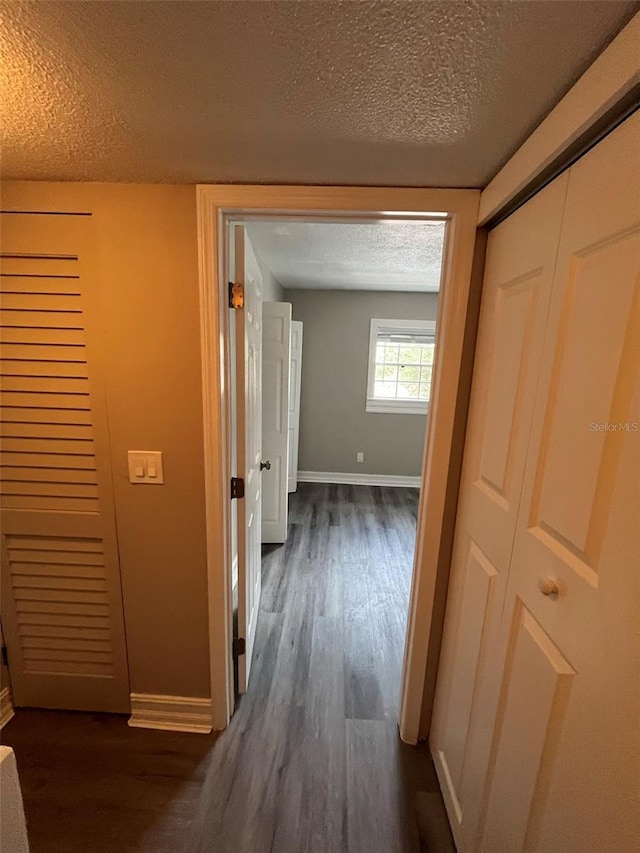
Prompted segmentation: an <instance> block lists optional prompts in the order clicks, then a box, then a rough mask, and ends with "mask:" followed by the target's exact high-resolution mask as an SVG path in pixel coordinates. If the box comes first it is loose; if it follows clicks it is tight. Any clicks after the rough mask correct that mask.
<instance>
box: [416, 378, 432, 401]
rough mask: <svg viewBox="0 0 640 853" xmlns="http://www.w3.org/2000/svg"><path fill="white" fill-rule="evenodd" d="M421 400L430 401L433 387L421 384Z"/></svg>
mask: <svg viewBox="0 0 640 853" xmlns="http://www.w3.org/2000/svg"><path fill="white" fill-rule="evenodd" d="M418 396H419V397H420V399H421V400H428V399H429V398H430V396H431V385H429V384H427V383H422V382H421V383H420V393H419V394H418Z"/></svg>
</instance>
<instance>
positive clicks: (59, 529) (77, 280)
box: [0, 213, 130, 712]
mask: <svg viewBox="0 0 640 853" xmlns="http://www.w3.org/2000/svg"><path fill="white" fill-rule="evenodd" d="M92 227H93V226H92V220H91V217H89V216H72V215H64V214H57V215H56V214H45V213H41V214H35V213H4V214H2V220H1V239H2V260H1V271H2V278H1V281H2V311H1V312H0V332H1V345H0V350H1V365H2V367H1V371H0V374H1V375H0V386H1V403H2V428H1V432H2V438H1V444H0V448H1V466H0V472H1V487H2V488H1V492H2V497H1V507H2V509H1V516H0V521H1V528H2V555H1V557H2V621H3V627H4V634H5V641H6V643H7V647H8V654H9V665H10V673H11V685H12V691H13V698H14V704H16V705H31V706H38V707H44V708H65V709H70V710H87V711H117V712H127V711H129V710H130V701H129V678H128V669H127V656H126V646H125V636H124V620H123V613H122V592H121V586H120V568H119V560H118V548H117V538H116V526H115V513H114V505H113V495H112V487H111V455H110V448H109V436H108V429H107V417H106V410H105V399H104V390H103V388H102V385H101V382H100V372H99V369H98V362H97V359H98V357H99V356H98V355H96V353H97V352H99V347H98V346H97V343H98V342H97V330H98V329H99V325H100V306H99V304H98V303H97V299H98V288H97V286H96V285H97V282H96V275H97V270H98V265H97V262H96V258H95V257H94V254H93V250H92Z"/></svg>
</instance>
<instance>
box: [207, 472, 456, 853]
mask: <svg viewBox="0 0 640 853" xmlns="http://www.w3.org/2000/svg"><path fill="white" fill-rule="evenodd" d="M417 506H418V492H417V490H413V489H401V488H400V489H398V488H381V487H368V486H342V485H341V486H336V485H322V484H299V486H298V492H297V493H295V494H293V495H292V496H291V504H290V516H289V521H290V533H289V538H288V540H287V543H286V544H285V545H284V546H266V547H265V550H267V548H268V551H267V553H266V554H265V556H264V557H263V586H262V600H261V613H260V620H259V623H258V638H257V641H256V652H255V659H254V663H253V669H252V673H251V682H250V689H249V692H248V694H247V695H246V696H245V697H243V698H242V700H241V703H240V707H239V709H238V711H237V713H236V715H235V716H234V718H233V720H232V722H231V725H230V727H229V729H228V731H227V732H225V734H224V735H222V737H221V739H220V741H219V743H218V746H217V748H216V750H215V752H214V755H213V759H212V764H211V767H210V768H209V772H208V774H207V782H206V783H205V789H204V791H203V796H202V798H201V813H200V814H199V816H198V818H197V820H196V826H197V831H196V835H195V837H194V839H193V844H192V847H191V848H190V849H191V851H192V853H205V851H210V850H216V851H220V853H227V851H229V853H231V851H238V850H240V851H251V853H263V851H273V853H294V851H295V853H303V851H305V853H306V852H307V851H308V853H343V851H349V853H409V851H411V853H413V851H418V850H420V849H421V848H420V842H419V833H418V829H417V823H416V818H415V813H414V802H415V792H416V791H431V792H433V791H437V782H436V780H435V776H434V774H433V770H432V766H431V762H430V759H429V756H428V752H427V750H426V748H425V747H422V748H420V749H418V750H415V749H412V748H411V747H407V746H405V745H403V744H402V743H401V741H400V739H399V737H398V732H397V713H398V697H399V691H400V677H401V667H402V654H403V648H404V636H405V620H406V615H407V607H408V599H409V588H410V582H411V570H412V563H413V547H414V537H415V521H416V514H417ZM223 745H224V749H220V747H221V746H223ZM433 849H434V848H433V847H432V848H431V850H433ZM440 849H447V848H446V846H444V847H441V848H440Z"/></svg>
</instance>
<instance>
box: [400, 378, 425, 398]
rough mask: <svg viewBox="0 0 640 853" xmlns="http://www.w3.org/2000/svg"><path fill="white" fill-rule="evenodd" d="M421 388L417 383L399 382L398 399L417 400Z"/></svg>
mask: <svg viewBox="0 0 640 853" xmlns="http://www.w3.org/2000/svg"><path fill="white" fill-rule="evenodd" d="M419 387H420V386H419V385H418V383H417V382H398V397H399V398H404V399H411V400H417V399H418V389H419Z"/></svg>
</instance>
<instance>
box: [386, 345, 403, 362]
mask: <svg viewBox="0 0 640 853" xmlns="http://www.w3.org/2000/svg"><path fill="white" fill-rule="evenodd" d="M399 349H400V347H398V346H397V345H394V344H387V345H386V347H385V350H384V360H385V361H386V362H387V363H389V362H394V363H395V364H397V363H398V354H399V353H398V351H399Z"/></svg>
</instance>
